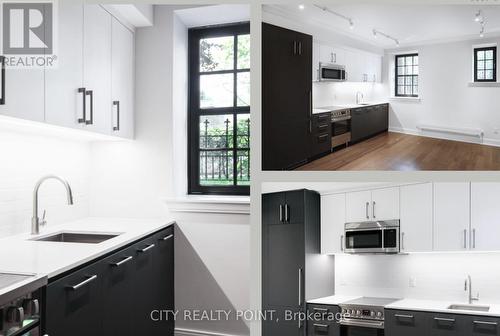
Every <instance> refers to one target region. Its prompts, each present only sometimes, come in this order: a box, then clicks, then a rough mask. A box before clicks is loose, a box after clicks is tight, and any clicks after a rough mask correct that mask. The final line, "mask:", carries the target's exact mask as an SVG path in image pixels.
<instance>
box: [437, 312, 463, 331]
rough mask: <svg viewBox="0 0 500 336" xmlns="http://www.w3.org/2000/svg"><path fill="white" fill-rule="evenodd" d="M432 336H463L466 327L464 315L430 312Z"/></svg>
mask: <svg viewBox="0 0 500 336" xmlns="http://www.w3.org/2000/svg"><path fill="white" fill-rule="evenodd" d="M428 319H429V328H430V331H429V335H430V336H459V335H460V336H461V335H463V330H464V328H465V320H464V317H463V316H460V315H458V316H457V315H453V314H437V313H432V314H428Z"/></svg>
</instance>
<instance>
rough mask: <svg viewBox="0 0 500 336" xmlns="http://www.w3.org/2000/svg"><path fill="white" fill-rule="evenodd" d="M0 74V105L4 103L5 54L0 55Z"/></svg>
mask: <svg viewBox="0 0 500 336" xmlns="http://www.w3.org/2000/svg"><path fill="white" fill-rule="evenodd" d="M0 66H1V69H0V76H2V84H1V85H2V91H1V92H0V94H1V95H2V96H1V97H0V105H5V56H0Z"/></svg>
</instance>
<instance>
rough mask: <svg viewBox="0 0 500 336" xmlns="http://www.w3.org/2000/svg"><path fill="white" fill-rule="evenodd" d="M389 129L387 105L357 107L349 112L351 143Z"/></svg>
mask: <svg viewBox="0 0 500 336" xmlns="http://www.w3.org/2000/svg"><path fill="white" fill-rule="evenodd" d="M388 128H389V104H381V105H374V106H367V107H359V108H356V109H353V110H351V142H352V143H355V142H359V141H361V140H364V139H367V138H369V137H372V136H374V135H376V134H379V133H382V132H385V131H387V130H388Z"/></svg>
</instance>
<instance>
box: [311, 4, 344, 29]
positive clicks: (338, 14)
mask: <svg viewBox="0 0 500 336" xmlns="http://www.w3.org/2000/svg"><path fill="white" fill-rule="evenodd" d="M314 7H317V8H319V9H321V10H322V11H324V12H328V13H330V14H333V15H335V16H337V17H339V18H341V19H344V20H346V21H347V22H348V23H349V28H350V29H354V21H353V19H352V18H350V17H348V16H345V15H344V14H341V13H337V12H335V11H333V10H331V9H329V8H328V7H326V6H324V7H323V6H320V5H314Z"/></svg>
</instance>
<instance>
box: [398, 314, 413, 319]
mask: <svg viewBox="0 0 500 336" xmlns="http://www.w3.org/2000/svg"><path fill="white" fill-rule="evenodd" d="M394 316H395V317H398V318H405V319H413V315H401V314H395V315H394Z"/></svg>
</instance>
